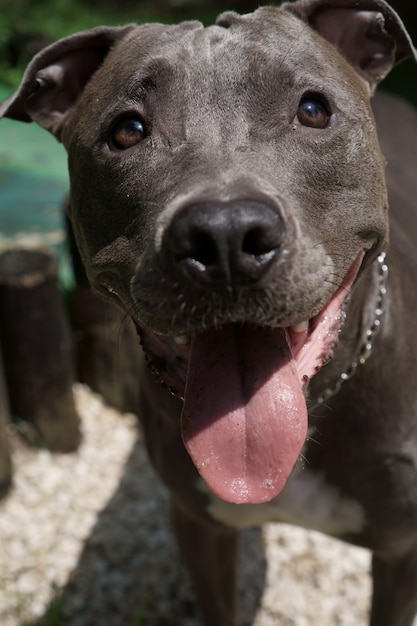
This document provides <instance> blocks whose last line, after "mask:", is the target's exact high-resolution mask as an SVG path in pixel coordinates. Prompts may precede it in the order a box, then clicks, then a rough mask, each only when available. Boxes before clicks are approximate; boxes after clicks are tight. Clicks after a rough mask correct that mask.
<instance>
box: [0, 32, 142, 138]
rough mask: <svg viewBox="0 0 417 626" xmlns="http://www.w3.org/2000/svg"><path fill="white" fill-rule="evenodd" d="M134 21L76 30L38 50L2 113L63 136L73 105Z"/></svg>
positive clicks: (1, 105)
mask: <svg viewBox="0 0 417 626" xmlns="http://www.w3.org/2000/svg"><path fill="white" fill-rule="evenodd" d="M133 28H135V26H134V25H128V26H121V27H110V26H99V27H97V28H93V29H91V30H86V31H82V32H80V33H75V34H74V35H70V36H69V37H65V38H64V39H60V40H59V41H57V42H56V43H54V44H52V45H50V46H48V47H47V48H45V49H44V50H42V51H41V52H39V53H38V54H37V55H36V56H35V57H34V58H33V59H32V61H31V62H30V63H29V65H28V67H27V69H26V72H25V74H24V76H23V79H22V82H21V84H20V87H19V88H18V89H17V90H16V91H15V92H14V93H13V94H12V95H11V96H9V97H8V98H7V99H6V100H4V101H3V102H2V103H1V104H0V117H10V118H12V119H15V120H20V121H22V122H31V121H32V120H33V121H35V122H37V123H38V124H40V126H43V127H44V128H46V129H47V130H49V131H50V132H51V133H52V134H53V135H55V136H56V137H57V138H58V139H60V137H61V134H62V130H63V128H64V126H65V122H66V120H67V119H68V117H69V114H70V112H71V109H72V107H73V105H74V104H75V102H76V101H77V99H78V97H79V96H80V94H81V92H82V90H83V89H84V87H85V85H86V84H87V83H88V81H89V80H90V78H91V76H92V75H93V74H94V72H95V71H96V70H97V69H98V68H99V67H100V65H101V64H102V62H103V61H104V59H105V57H106V56H107V54H108V53H109V51H110V50H111V48H112V47H113V46H114V45H116V43H117V42H118V41H120V40H121V39H122V38H123V37H124V36H125V35H126V34H127V33H128V32H130V31H131V30H132V29H133Z"/></svg>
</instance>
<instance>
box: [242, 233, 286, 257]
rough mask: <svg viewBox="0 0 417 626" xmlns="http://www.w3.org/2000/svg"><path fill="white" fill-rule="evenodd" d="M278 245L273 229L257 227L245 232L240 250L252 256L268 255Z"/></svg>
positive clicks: (275, 249)
mask: <svg viewBox="0 0 417 626" xmlns="http://www.w3.org/2000/svg"><path fill="white" fill-rule="evenodd" d="M279 247H280V242H279V241H278V237H277V236H276V234H275V232H274V231H271V230H267V229H265V228H264V227H258V228H254V229H252V230H250V231H249V232H248V233H246V234H245V236H244V238H243V241H242V252H243V253H244V254H249V255H251V256H254V257H264V256H270V255H271V254H273V253H274V252H275V251H277V250H278V249H279Z"/></svg>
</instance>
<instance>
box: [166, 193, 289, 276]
mask: <svg viewBox="0 0 417 626" xmlns="http://www.w3.org/2000/svg"><path fill="white" fill-rule="evenodd" d="M283 234H284V225H283V219H282V217H281V216H280V215H279V214H278V213H277V211H275V210H274V209H273V208H271V207H270V206H268V205H267V204H264V203H261V202H254V201H242V202H237V201H233V202H222V203H220V202H219V203H211V202H206V203H199V204H194V205H189V206H187V207H185V208H184V209H182V210H181V211H179V212H178V213H177V214H176V215H175V216H174V218H173V219H172V221H171V223H170V224H169V226H168V228H167V230H166V232H165V235H164V244H163V249H164V250H165V252H166V254H167V257H166V260H167V261H168V263H169V264H172V263H174V264H175V265H176V266H177V267H179V268H180V269H181V270H182V272H183V273H184V274H185V275H186V277H187V278H189V279H190V278H191V279H192V280H194V281H197V282H200V283H211V284H212V285H214V284H225V285H227V286H234V287H236V286H244V285H248V286H249V285H254V284H256V283H259V282H260V281H261V280H262V279H263V277H264V276H265V275H266V274H267V272H268V269H269V268H270V267H271V265H272V264H273V262H274V260H275V259H276V257H277V255H278V254H279V252H280V248H281V244H282V240H283Z"/></svg>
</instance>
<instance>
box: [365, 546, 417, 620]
mask: <svg viewBox="0 0 417 626" xmlns="http://www.w3.org/2000/svg"><path fill="white" fill-rule="evenodd" d="M372 576H373V582H374V586H373V597H372V610H371V622H370V626H412V624H413V623H414V616H415V614H416V612H417V546H413V547H412V548H410V549H409V550H408V551H407V552H406V553H405V554H403V555H400V556H396V557H381V556H376V555H374V557H373V560H372Z"/></svg>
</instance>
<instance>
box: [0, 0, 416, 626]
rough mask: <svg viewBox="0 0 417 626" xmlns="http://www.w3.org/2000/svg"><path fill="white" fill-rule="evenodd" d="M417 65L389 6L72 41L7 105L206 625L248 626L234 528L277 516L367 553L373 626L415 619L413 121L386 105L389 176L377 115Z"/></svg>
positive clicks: (341, 0) (321, 1)
mask: <svg viewBox="0 0 417 626" xmlns="http://www.w3.org/2000/svg"><path fill="white" fill-rule="evenodd" d="M407 56H412V57H414V58H415V56H416V54H415V50H414V48H413V46H412V44H411V41H410V39H409V37H408V35H407V33H406V31H405V29H404V27H403V25H402V23H401V21H400V19H399V18H398V16H397V15H396V14H395V13H394V11H393V10H392V9H391V8H390V7H389V6H388V5H387V4H386V3H385V2H384V1H383V0H298V1H297V2H294V3H287V4H284V5H282V6H281V8H262V9H259V10H258V11H256V12H255V13H252V14H249V15H245V16H239V15H237V14H236V13H232V12H228V13H224V14H223V15H221V16H220V17H219V19H218V21H217V24H216V25H215V26H211V27H210V28H203V27H202V25H201V24H200V23H199V22H186V23H183V24H179V25H177V26H164V25H161V24H147V25H143V26H135V25H128V26H125V27H120V28H110V27H101V28H96V29H94V30H90V31H86V32H81V33H77V34H75V35H73V36H71V37H67V38H66V39H63V40H61V41H58V42H57V43H56V44H54V45H52V46H50V47H48V48H46V49H45V50H44V51H42V52H41V53H40V54H38V55H37V56H36V57H35V58H34V60H33V61H32V63H31V64H30V65H29V67H28V69H27V71H26V74H25V76H24V78H23V81H22V84H21V86H20V88H19V89H18V90H17V92H16V93H15V94H13V95H12V96H11V97H10V98H8V99H7V100H6V101H5V102H4V103H3V104H2V105H1V107H0V114H1V115H3V116H8V117H11V118H15V119H19V120H22V121H31V120H34V121H36V122H38V123H39V124H40V125H41V126H43V127H44V128H46V129H48V130H49V131H50V132H51V133H53V134H54V135H55V136H56V137H57V138H58V139H59V140H60V141H62V142H63V144H64V145H65V146H66V148H67V150H68V154H69V169H70V177H71V201H70V209H69V215H70V219H71V221H72V224H73V228H74V231H75V236H76V239H77V244H78V246H79V250H80V253H81V256H82V259H83V262H84V264H85V268H86V270H87V274H88V278H89V280H90V282H91V285H92V286H93V287H94V289H95V290H96V292H97V293H99V294H101V295H103V296H104V297H106V298H110V299H111V300H112V301H113V302H116V303H117V304H118V305H119V306H120V307H121V308H122V309H124V310H125V311H127V312H128V313H129V315H130V316H131V317H132V319H133V321H134V323H135V324H136V327H137V330H138V333H139V335H140V339H141V343H142V346H143V352H144V355H145V357H146V358H145V359H144V362H145V360H146V363H147V365H148V367H143V365H142V366H140V367H141V374H140V386H141V418H142V421H143V427H144V432H145V435H146V441H147V446H148V450H149V455H150V457H151V459H152V462H153V464H154V465H155V467H156V469H157V471H158V473H159V475H160V476H161V478H162V480H163V481H164V483H165V484H166V485H167V486H168V488H169V490H170V492H171V495H172V519H173V526H174V528H175V532H176V535H177V538H178V541H179V545H180V547H181V550H182V553H183V556H184V559H185V561H186V563H187V564H188V567H189V569H190V572H191V575H192V579H193V582H194V585H195V588H196V591H197V594H198V597H199V601H200V606H201V610H202V614H203V617H204V622H205V624H207V625H208V626H234V625H236V624H237V623H238V617H237V601H236V570H237V563H236V561H237V559H236V554H237V546H238V529H239V528H241V527H244V526H249V525H255V524H261V523H262V522H263V521H266V520H276V521H279V520H283V521H290V522H294V523H297V524H300V525H303V526H306V527H309V528H315V529H318V530H322V531H324V532H327V533H329V534H331V535H333V536H336V537H339V538H341V539H345V540H347V541H351V542H353V543H356V544H359V545H362V546H367V547H368V548H370V549H371V550H372V551H373V554H374V557H373V580H374V593H373V602H372V610H371V618H370V624H371V625H372V626H409V625H410V624H412V621H413V616H414V614H415V612H416V610H417V419H416V416H415V411H416V410H417V384H416V381H415V376H416V374H415V373H416V372H417V334H416V323H415V319H416V313H415V312H416V310H417V285H416V269H417V251H416V242H417V211H416V207H415V204H416V201H417V172H416V163H417V116H416V115H415V114H414V112H413V111H412V110H411V109H410V108H409V107H408V106H407V105H405V104H404V103H402V102H401V101H398V100H396V99H395V98H393V97H390V96H383V95H380V96H377V97H376V98H375V99H374V112H375V116H376V119H377V122H378V134H379V141H380V142H381V147H382V152H383V153H384V155H385V157H386V158H387V160H388V167H387V171H385V170H386V163H385V159H384V157H383V156H382V154H381V150H380V147H379V142H378V139H377V131H376V126H375V122H374V113H373V112H372V110H371V106H370V97H371V96H372V94H373V92H374V90H375V87H376V85H377V83H378V82H379V81H380V80H381V79H382V78H383V77H384V76H385V75H386V74H387V73H388V72H389V70H390V69H391V67H392V66H393V65H394V64H395V63H396V62H398V61H400V60H402V59H404V58H405V57H407ZM386 181H388V185H387V184H386ZM387 187H388V190H387ZM388 204H390V207H391V211H390V243H389V246H388ZM385 253H387V256H386V257H385ZM388 266H389V274H388ZM327 362H329V363H328V364H327V365H326V367H323V368H322V366H323V365H324V364H326V363H327ZM138 367H139V366H138ZM342 383H343V384H342Z"/></svg>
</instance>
